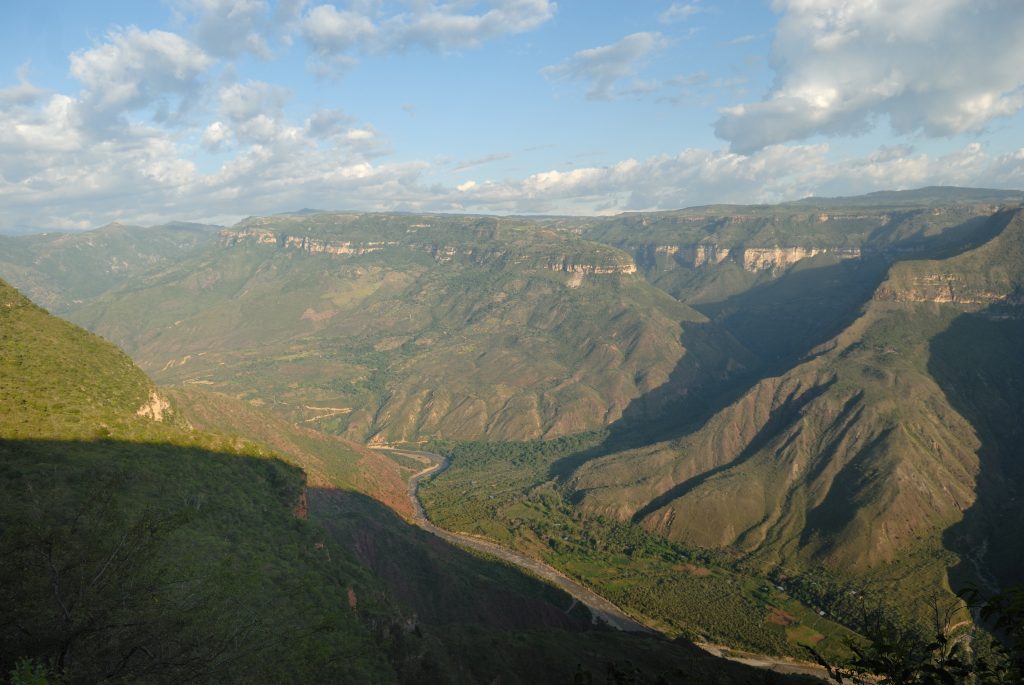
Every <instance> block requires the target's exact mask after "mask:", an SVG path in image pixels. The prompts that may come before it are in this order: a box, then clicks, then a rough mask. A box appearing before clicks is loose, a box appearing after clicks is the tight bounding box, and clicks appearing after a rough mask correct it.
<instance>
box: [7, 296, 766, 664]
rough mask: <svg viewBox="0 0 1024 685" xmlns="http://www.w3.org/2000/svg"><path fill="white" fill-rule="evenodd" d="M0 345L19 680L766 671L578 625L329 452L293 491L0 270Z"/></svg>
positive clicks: (531, 583)
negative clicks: (409, 513) (403, 514)
mask: <svg viewBox="0 0 1024 685" xmlns="http://www.w3.org/2000/svg"><path fill="white" fill-rule="evenodd" d="M0 351H2V354H0V491H2V492H3V493H4V496H3V497H2V498H0V614H2V616H3V617H4V620H3V622H2V625H0V671H2V672H4V673H5V674H6V673H9V672H12V670H17V672H18V673H19V674H20V675H18V676H17V677H18V678H19V679H20V682H26V681H29V680H30V679H31V678H33V677H35V678H36V679H35V680H31V682H44V681H43V680H40V679H39V678H47V679H49V680H50V681H51V682H58V681H59V682H69V683H95V682H110V683H115V682H123V683H128V682H131V683H171V682H182V681H191V682H210V683H212V682H217V683H232V682H238V683H277V682H353V683H358V682H365V683H389V682H408V683H418V682H423V683H425V682H430V683H447V682H450V683H477V682H494V681H495V680H496V679H497V680H499V681H500V682H510V683H534V682H552V683H566V682H571V681H572V679H573V677H574V674H575V673H576V672H577V671H590V672H591V673H594V674H597V675H598V676H599V675H600V674H602V673H618V674H620V675H621V677H629V678H632V679H633V680H632V681H635V682H654V681H655V680H656V679H657V678H659V677H661V678H662V679H663V680H662V681H666V682H708V683H710V682H726V683H731V682H736V683H745V682H762V681H763V677H762V676H761V675H760V674H758V673H757V672H755V671H753V670H751V669H748V668H746V667H743V666H740V665H737V664H731V663H729V662H724V661H721V660H717V659H714V658H712V657H710V656H707V655H704V654H703V653H701V652H699V651H698V650H696V649H695V648H693V647H692V646H689V645H687V644H685V643H681V642H676V643H673V642H668V641H665V640H661V639H657V638H650V637H642V636H631V635H625V634H621V633H617V632H614V631H608V630H601V629H599V628H595V627H594V626H592V625H591V622H590V617H589V615H588V612H586V611H585V610H584V609H583V608H582V607H578V606H576V607H575V608H574V603H573V602H571V600H570V598H569V597H568V596H566V595H564V594H563V593H561V592H559V591H556V590H554V589H552V588H550V587H549V586H546V585H544V584H542V583H540V582H537V581H535V580H533V579H531V578H528V577H525V576H523V575H522V574H520V573H519V572H517V571H515V570H513V569H510V568H508V567H507V566H504V565H502V564H498V563H495V562H492V561H489V560H486V559H482V558H478V557H475V556H472V555H469V554H467V553H464V552H461V551H459V550H457V549H454V548H452V547H451V546H449V545H447V544H446V543H444V542H442V541H440V540H438V539H436V538H434V537H432V536H430V535H428V534H427V533H425V532H423V531H420V530H418V529H415V528H412V527H410V526H409V525H407V524H405V523H404V522H403V521H402V520H401V519H400V518H398V517H397V516H396V515H395V514H394V513H392V512H391V511H390V510H388V509H386V508H384V507H383V506H382V505H380V504H379V503H377V502H375V501H374V500H371V499H369V498H368V497H366V496H364V495H362V494H359V493H357V492H355V491H354V490H353V489H352V486H351V485H349V484H347V483H345V482H343V478H344V473H346V469H347V468H348V466H346V465H345V464H330V463H327V464H325V463H323V462H319V466H320V469H321V470H320V471H319V472H318V476H317V477H318V479H320V481H319V482H321V483H322V485H321V486H320V487H315V488H313V487H308V486H307V485H306V478H305V475H304V473H303V472H302V471H301V470H300V469H299V468H297V467H295V466H292V465H289V464H286V463H284V462H283V461H280V460H278V459H276V458H274V457H273V456H271V455H270V454H268V451H267V450H266V449H265V448H264V447H262V446H261V445H260V444H258V443H256V442H253V441H250V440H243V439H240V438H237V437H219V436H217V435H212V434H207V433H200V432H198V431H195V430H193V429H191V428H190V427H189V426H188V425H187V423H186V422H185V421H184V420H183V419H182V418H181V415H182V414H183V413H184V412H181V411H175V409H174V407H172V406H171V405H170V403H169V402H167V401H166V400H165V399H164V398H163V397H162V395H161V393H159V392H158V391H156V389H155V388H154V387H153V385H152V383H151V382H150V381H149V379H148V378H146V376H145V375H144V374H143V373H142V372H141V371H139V370H138V369H137V368H136V367H134V366H133V365H132V364H131V362H130V361H129V360H128V359H127V358H126V357H125V356H124V355H123V354H122V353H121V352H120V351H118V350H117V349H116V348H114V347H113V346H111V345H109V344H108V343H106V342H104V341H103V340H101V339H99V338H97V337H96V336H94V335H92V334H89V333H86V332H85V331H82V330H81V329H78V328H76V327H74V326H72V325H70V324H67V323H65V322H63V321H60V320H59V319H56V318H54V317H52V316H50V315H49V314H47V313H46V312H44V311H43V310H42V309H40V308H38V307H36V306H35V305H33V304H31V303H30V302H29V301H28V300H26V299H25V298H24V297H23V296H21V295H20V294H19V293H18V292H17V291H15V290H14V289H13V288H10V287H9V286H8V285H7V284H6V283H3V282H0ZM184 399H187V396H179V398H178V400H179V401H182V400H184ZM239 411H241V410H239ZM257 437H259V436H257ZM292 439H293V440H297V439H298V438H297V437H295V436H293V437H292ZM293 447H294V449H293V450H292V451H291V452H290V458H291V459H292V460H293V461H301V460H302V459H303V458H304V457H303V455H304V454H308V453H309V452H314V453H315V452H316V450H315V449H314V448H308V450H307V451H305V452H304V451H303V449H302V445H299V444H297V443H296V445H294V446H293ZM317 454H318V455H319V456H320V458H321V459H328V458H329V456H330V455H329V453H328V452H326V451H324V452H319V453H317ZM341 458H342V459H347V458H349V457H348V456H346V455H345V454H344V451H342V454H341ZM335 478H337V479H338V481H337V482H335V483H333V485H331V484H330V483H331V480H332V479H335ZM662 681H659V682H662Z"/></svg>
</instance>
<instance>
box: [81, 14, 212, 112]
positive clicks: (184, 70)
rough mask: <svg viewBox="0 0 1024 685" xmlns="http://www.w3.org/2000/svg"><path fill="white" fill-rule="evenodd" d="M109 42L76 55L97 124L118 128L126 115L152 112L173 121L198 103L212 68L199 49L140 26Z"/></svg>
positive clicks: (115, 35)
mask: <svg viewBox="0 0 1024 685" xmlns="http://www.w3.org/2000/svg"><path fill="white" fill-rule="evenodd" d="M107 41H108V42H106V43H104V44H102V45H99V46H97V47H94V48H92V49H91V50H83V51H80V52H75V53H72V55H71V75H72V76H73V77H75V78H76V79H78V80H79V81H80V82H81V83H82V84H83V85H84V87H85V90H84V91H83V93H82V97H81V99H82V102H83V105H84V108H85V110H84V111H86V112H87V113H89V114H92V115H95V117H94V119H95V121H96V122H97V123H98V122H101V121H106V122H108V123H109V124H114V123H117V121H116V117H117V115H119V114H120V113H122V112H125V111H130V110H137V109H143V108H150V107H152V108H154V118H155V119H157V120H170V119H173V118H176V117H178V116H180V115H181V114H183V113H184V112H185V111H187V110H188V109H189V108H190V107H191V106H192V105H193V104H194V103H195V100H196V99H197V97H198V95H199V93H200V90H201V77H202V75H203V73H204V72H205V71H206V70H207V69H208V68H209V67H210V65H211V63H212V60H211V58H210V57H209V56H208V55H207V54H206V53H205V52H204V51H203V50H202V49H200V48H199V47H198V46H196V45H193V44H192V43H190V42H189V41H187V40H185V39H184V38H182V37H181V36H179V35H177V34H175V33H169V32H167V31H156V30H154V31H142V30H140V29H138V28H136V27H134V26H131V27H129V28H127V29H125V30H118V31H114V32H112V33H110V34H109V35H108V36H107ZM172 107H173V108H174V111H172V109H171V108H172Z"/></svg>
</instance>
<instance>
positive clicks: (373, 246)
mask: <svg viewBox="0 0 1024 685" xmlns="http://www.w3.org/2000/svg"><path fill="white" fill-rule="evenodd" d="M219 237H220V242H221V245H223V246H225V247H233V246H235V245H238V244H242V243H250V244H254V245H276V246H279V247H283V248H286V249H293V250H302V251H303V252H308V253H310V254H335V255H361V254H367V253H370V252H380V251H381V250H383V249H384V248H385V247H391V246H393V245H397V244H398V242H397V241H369V242H365V243H353V242H351V241H347V240H325V239H323V238H312V237H309V236H292V235H278V234H276V233H274V232H273V231H270V230H268V229H265V228H246V229H241V230H235V229H224V230H222V231H221V232H220V234H219Z"/></svg>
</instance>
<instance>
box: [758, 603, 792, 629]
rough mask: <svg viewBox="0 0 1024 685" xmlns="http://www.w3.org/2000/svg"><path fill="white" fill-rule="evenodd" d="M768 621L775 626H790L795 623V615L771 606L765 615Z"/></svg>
mask: <svg viewBox="0 0 1024 685" xmlns="http://www.w3.org/2000/svg"><path fill="white" fill-rule="evenodd" d="M765 620H766V621H768V623H774V624H775V625H777V626H791V625H793V624H794V623H796V616H794V615H793V614H789V613H786V612H785V611H783V610H782V609H780V608H778V607H772V610H771V612H769V614H768V616H767V617H765Z"/></svg>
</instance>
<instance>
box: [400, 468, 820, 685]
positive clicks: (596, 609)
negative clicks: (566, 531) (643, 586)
mask: <svg viewBox="0 0 1024 685" xmlns="http://www.w3.org/2000/svg"><path fill="white" fill-rule="evenodd" d="M390 451H391V452H393V453H395V454H399V455H402V456H406V457H412V458H417V459H420V458H427V459H430V460H431V461H432V462H433V463H432V464H431V465H430V466H428V467H426V468H424V469H423V470H422V471H420V472H418V473H416V474H415V475H413V476H411V477H410V478H409V499H410V500H411V503H412V507H413V511H414V518H413V522H414V523H415V524H416V525H417V526H419V527H420V528H422V529H423V530H426V531H428V532H430V533H432V534H434V535H436V536H438V537H440V538H441V539H443V540H445V541H447V542H450V543H452V544H454V545H458V546H461V547H468V548H469V549H472V550H475V551H477V552H483V553H485V554H488V555H490V556H493V557H496V558H498V559H501V560H502V561H505V562H507V563H509V564H512V565H513V566H517V567H518V568H521V569H523V570H524V571H526V572H527V573H529V574H531V575H533V576H536V577H538V578H541V579H543V580H545V581H547V582H549V583H551V584H553V585H555V586H556V587H558V588H560V589H562V590H564V591H566V592H568V593H569V594H570V595H571V596H572V597H573V604H571V605H570V606H569V607H567V608H566V612H568V611H570V610H571V609H572V607H573V606H574V605H575V603H576V602H579V603H581V604H583V605H585V606H586V607H587V608H588V609H590V612H591V614H593V615H594V617H595V618H600V619H601V620H602V621H604V622H605V623H607V624H609V625H610V626H612V627H614V628H616V629H618V630H624V631H629V632H638V633H646V634H649V635H654V636H661V633H659V632H658V631H656V630H654V629H652V628H650V627H649V626H647V625H645V624H643V623H641V622H640V621H637V620H636V619H634V618H632V617H631V616H629V615H627V614H626V613H625V612H624V611H623V610H622V609H620V608H619V607H617V606H616V605H615V604H613V603H612V602H610V601H609V600H608V599H606V598H604V597H602V596H601V595H599V594H597V593H596V592H594V591H593V590H591V589H590V588H588V587H585V586H584V585H581V584H580V583H578V582H576V581H574V580H572V579H571V578H568V577H567V576H565V575H564V574H562V573H561V572H559V571H558V570H557V569H555V568H554V567H552V566H550V565H548V564H546V563H544V562H543V561H540V560H538V559H534V558H532V557H529V556H526V555H525V554H522V553H520V552H516V551H515V550H512V549H509V548H508V547H504V546H503V545H500V544H498V543H496V542H494V541H492V540H488V539H487V538H484V537H480V536H476V535H469V534H466V533H458V532H454V531H450V530H446V529H444V528H440V527H439V526H437V525H435V524H434V523H432V522H431V521H430V519H429V518H428V516H427V513H426V510H425V509H424V508H423V503H422V502H421V501H420V499H419V495H418V490H419V485H420V483H421V482H422V481H423V480H424V479H426V478H431V477H433V476H436V475H438V474H440V473H441V472H442V471H444V470H445V469H447V468H448V466H449V465H450V463H451V462H450V460H449V459H448V458H446V457H443V456H441V455H440V454H435V453H433V452H423V451H416V452H412V451H408V450H390ZM696 644H697V646H698V647H700V648H701V649H703V650H705V651H706V652H708V653H709V654H712V655H714V656H717V657H722V658H726V659H730V660H732V661H736V662H738V663H742V664H745V665H747V666H754V667H755V668H763V669H766V670H769V671H774V672H776V673H787V674H798V675H811V676H816V677H820V678H822V679H827V675H828V674H827V673H826V671H825V669H824V668H821V667H820V666H817V665H815V664H811V663H807V662H800V661H796V660H794V659H783V658H778V657H772V656H767V655H762V654H752V653H747V652H737V651H735V650H733V649H731V648H729V647H728V646H724V645H714V644H709V643H696Z"/></svg>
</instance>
